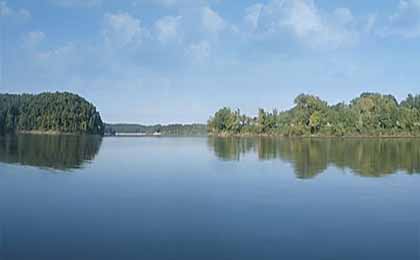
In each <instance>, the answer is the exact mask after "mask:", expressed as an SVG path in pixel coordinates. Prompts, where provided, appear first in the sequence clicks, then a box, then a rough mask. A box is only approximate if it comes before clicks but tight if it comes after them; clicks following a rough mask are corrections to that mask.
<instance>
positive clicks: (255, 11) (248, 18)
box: [244, 3, 264, 31]
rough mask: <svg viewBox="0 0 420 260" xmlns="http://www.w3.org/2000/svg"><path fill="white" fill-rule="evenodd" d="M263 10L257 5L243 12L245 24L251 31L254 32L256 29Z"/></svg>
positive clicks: (262, 6)
mask: <svg viewBox="0 0 420 260" xmlns="http://www.w3.org/2000/svg"><path fill="white" fill-rule="evenodd" d="M263 8H264V5H263V4H259V3H258V4H254V5H251V6H250V7H248V8H247V9H246V10H245V18H244V19H245V23H246V24H247V25H248V26H249V27H250V28H251V30H252V31H255V30H256V29H257V28H258V23H259V19H260V15H261V12H262V9H263Z"/></svg>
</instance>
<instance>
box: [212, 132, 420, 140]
mask: <svg viewBox="0 0 420 260" xmlns="http://www.w3.org/2000/svg"><path fill="white" fill-rule="evenodd" d="M208 136H209V137H220V138H229V137H236V138H255V137H277V138H326V139H330V138H339V139H340V138H344V139H377V138H381V139H404V138H413V139H417V138H420V135H344V136H336V135H283V134H267V133H264V134H256V133H241V134H232V133H209V135H208Z"/></svg>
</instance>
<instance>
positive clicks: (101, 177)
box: [0, 136, 420, 260]
mask: <svg viewBox="0 0 420 260" xmlns="http://www.w3.org/2000/svg"><path fill="white" fill-rule="evenodd" d="M419 187H420V140H416V139H344V140H342V139H276V138H225V139H219V138H104V139H100V138H96V137H74V136H18V137H16V136H9V137H2V138H0V259H182V260H185V259H194V260H195V259H290V260H293V259H369V260H371V259H373V260H374V259H404V260H418V259H420V203H419V199H418V198H419V195H420V188H419Z"/></svg>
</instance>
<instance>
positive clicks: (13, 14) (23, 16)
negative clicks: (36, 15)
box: [0, 1, 31, 22]
mask: <svg viewBox="0 0 420 260" xmlns="http://www.w3.org/2000/svg"><path fill="white" fill-rule="evenodd" d="M0 17H9V18H13V19H17V20H18V21H20V22H26V21H27V20H29V19H30V18H31V13H30V12H29V11H28V10H26V9H19V10H17V9H13V8H11V7H9V6H8V5H7V2H4V1H0Z"/></svg>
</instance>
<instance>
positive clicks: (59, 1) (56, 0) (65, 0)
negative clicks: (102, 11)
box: [50, 0, 102, 8]
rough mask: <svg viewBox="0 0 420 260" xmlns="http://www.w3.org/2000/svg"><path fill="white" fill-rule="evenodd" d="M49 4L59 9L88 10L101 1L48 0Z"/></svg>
mask: <svg viewBox="0 0 420 260" xmlns="http://www.w3.org/2000/svg"><path fill="white" fill-rule="evenodd" d="M50 2H51V3H53V4H55V5H58V6H61V7H82V8H89V7H94V6H98V5H100V4H101V3H102V0H50Z"/></svg>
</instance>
